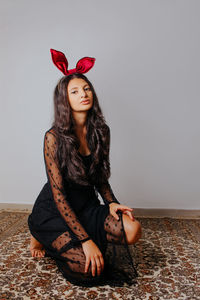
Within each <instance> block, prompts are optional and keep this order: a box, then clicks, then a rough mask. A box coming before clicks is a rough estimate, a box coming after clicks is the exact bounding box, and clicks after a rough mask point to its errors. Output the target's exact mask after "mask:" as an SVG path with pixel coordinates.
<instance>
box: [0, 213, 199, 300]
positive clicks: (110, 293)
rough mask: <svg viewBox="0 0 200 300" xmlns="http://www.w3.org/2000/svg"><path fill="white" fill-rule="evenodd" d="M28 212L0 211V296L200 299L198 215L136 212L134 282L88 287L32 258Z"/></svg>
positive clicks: (132, 249) (45, 260)
mask: <svg viewBox="0 0 200 300" xmlns="http://www.w3.org/2000/svg"><path fill="white" fill-rule="evenodd" d="M28 214H29V213H26V212H9V211H0V242H1V247H0V258H1V260H0V300H4V299H18V300H20V299H37V300H40V299H41V300H44V299H46V300H47V299H48V300H52V299H78V300H83V299H85V300H86V299H102V300H105V299H107V300H110V299H126V300H128V299H142V300H145V299H149V300H158V299H170V300H173V299H179V300H181V299H184V300H186V299H187V300H189V299H190V300H194V299H200V219H172V218H167V217H165V218H145V217H137V216H136V219H137V220H138V221H139V222H140V223H141V225H142V229H143V232H142V233H143V236H142V238H141V239H140V240H139V241H138V242H137V243H136V244H135V245H129V249H130V252H131V255H132V257H133V261H134V264H135V266H136V268H137V271H138V277H137V279H136V284H134V285H132V286H126V285H125V286H122V287H111V286H109V285H104V286H96V287H91V288H90V287H79V286H75V285H73V284H71V283H69V282H68V281H67V280H66V279H65V278H63V276H62V274H61V273H60V272H59V271H58V269H57V266H56V264H55V263H54V261H53V260H52V259H51V258H49V257H44V258H32V257H31V256H30V252H29V242H30V234H29V230H28V226H27V217H28ZM116 247H118V249H120V247H121V245H117V246H116ZM120 251H121V250H119V252H120ZM120 263H121V262H120ZM122 264H123V260H122Z"/></svg>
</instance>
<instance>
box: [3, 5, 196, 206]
mask: <svg viewBox="0 0 200 300" xmlns="http://www.w3.org/2000/svg"><path fill="white" fill-rule="evenodd" d="M199 9H200V2H199V1H198V0H197V1H194V0H188V1H184V0H179V1H178V0H177V1H175V0H174V1H170V0H168V1H165V0H163V1H158V0H157V1H154V0H151V1H150V0H147V1H141V0H138V1H133V0H129V1H128V0H125V1H119V0H109V1H107V0H104V1H102V0H101V1H97V0H91V1H90V0H84V1H82V0H76V1H69V0H68V1H67V0H59V1H52V0H40V1H39V0H37V1H35V0H34V1H27V0H18V1H15V0H13V1H11V0H1V1H0V40H1V47H0V49H1V50H0V51H1V55H0V76H1V78H0V84H1V86H0V101H1V110H0V111H1V116H0V122H1V168H0V172H1V181H0V184H1V186H0V193H1V194H0V202H3V203H5V202H7V203H29V204H31V203H34V201H35V199H36V197H37V195H38V194H39V192H40V190H41V188H42V186H43V184H44V183H45V182H46V173H45V168H44V161H43V152H42V151H43V135H44V132H45V131H46V130H47V129H49V128H50V126H51V121H52V118H53V97H52V96H53V89H54V87H55V85H56V83H57V81H58V80H59V79H60V78H61V77H62V73H61V72H59V70H58V69H57V68H56V67H55V66H54V65H53V63H52V61H51V56H50V51H49V49H50V48H53V49H56V50H60V51H62V52H64V53H65V55H66V57H67V59H68V61H69V68H74V67H75V64H76V62H77V61H78V60H79V59H80V58H82V57H84V56H91V57H95V58H96V63H95V66H94V67H93V69H92V70H90V71H89V72H88V73H87V74H86V76H88V78H89V79H90V80H91V81H92V83H93V84H94V87H95V89H96V91H97V95H98V97H99V101H100V104H101V107H102V110H103V112H104V114H105V117H106V120H107V123H108V124H109V126H110V128H111V158H110V159H111V171H112V176H111V178H110V183H111V186H112V188H113V191H114V193H115V196H116V197H117V198H118V200H119V201H120V202H121V203H123V204H126V205H129V206H131V207H134V208H176V209H178V208H182V209H199V208H200V200H199V199H200V184H199V181H200V156H199V153H200V139H199V133H200V121H199V111H200V104H199V96H200V84H199V79H200V61H199V53H200V49H199V48H200V43H199V36H200V21H199Z"/></svg>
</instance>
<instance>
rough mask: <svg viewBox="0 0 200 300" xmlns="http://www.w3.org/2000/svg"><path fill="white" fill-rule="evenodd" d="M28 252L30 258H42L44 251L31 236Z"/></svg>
mask: <svg viewBox="0 0 200 300" xmlns="http://www.w3.org/2000/svg"><path fill="white" fill-rule="evenodd" d="M30 251H31V256H32V257H44V255H45V250H44V247H43V245H42V244H40V242H38V241H37V240H36V239H35V238H34V237H33V236H32V234H31V241H30Z"/></svg>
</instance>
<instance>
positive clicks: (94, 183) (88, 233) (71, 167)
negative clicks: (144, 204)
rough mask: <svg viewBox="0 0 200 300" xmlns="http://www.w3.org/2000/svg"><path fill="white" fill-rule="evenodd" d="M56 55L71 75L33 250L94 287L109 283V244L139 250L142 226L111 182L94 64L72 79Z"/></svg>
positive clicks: (34, 221) (62, 90) (51, 142)
mask: <svg viewBox="0 0 200 300" xmlns="http://www.w3.org/2000/svg"><path fill="white" fill-rule="evenodd" d="M51 54H52V59H53V62H54V63H55V65H56V66H57V67H58V68H59V69H61V68H62V71H63V68H64V69H65V72H63V73H64V74H65V76H63V77H62V78H61V79H60V80H59V82H58V84H57V85H56V87H55V90H54V121H53V124H52V127H51V128H50V129H49V130H47V131H46V132H45V134H44V144H43V153H44V162H45V168H46V173H47V179H48V180H47V183H46V184H45V185H44V186H43V188H42V190H41V192H40V194H39V195H38V197H37V199H36V201H35V203H34V206H33V209H32V213H31V214H30V215H29V218H28V225H29V229H30V232H31V242H30V251H31V255H32V256H33V257H44V256H45V255H47V256H48V255H49V256H50V257H52V258H53V259H54V260H55V261H56V264H57V266H58V268H59V270H60V271H61V272H62V274H63V275H64V277H65V278H67V279H68V280H69V281H71V282H72V283H75V284H80V285H94V284H98V283H100V282H102V281H104V280H105V277H106V263H105V251H106V247H107V243H108V242H111V243H114V244H125V243H127V244H129V245H131V244H133V243H136V242H137V241H138V239H139V238H140V237H141V225H140V223H139V222H138V221H137V220H135V218H134V217H133V215H132V213H131V212H132V209H131V208H130V207H128V206H126V205H122V204H120V203H119V201H118V200H117V199H116V197H115V196H114V194H113V191H112V189H111V186H110V184H109V182H108V178H109V177H110V162H109V150H110V129H109V126H108V125H107V124H106V122H105V119H104V117H103V114H102V111H101V108H100V105H99V102H98V98H97V95H96V93H95V90H94V88H93V85H92V83H91V82H90V81H89V80H88V78H87V77H86V76H85V75H83V73H85V72H87V71H88V70H89V69H90V68H91V67H92V66H91V61H89V63H90V64H89V66H88V59H89V58H84V59H85V62H84V59H82V65H81V68H80V61H79V65H78V63H77V68H76V69H73V70H71V73H70V71H67V61H66V58H65V56H64V54H63V53H62V52H59V51H56V50H53V49H51ZM56 55H57V56H56ZM61 61H62V66H61ZM63 61H64V63H63ZM93 64H94V61H93V62H92V65H93ZM63 66H64V67H63ZM98 193H99V194H100V195H101V197H102V199H103V201H104V203H105V204H101V203H100V200H99V198H98Z"/></svg>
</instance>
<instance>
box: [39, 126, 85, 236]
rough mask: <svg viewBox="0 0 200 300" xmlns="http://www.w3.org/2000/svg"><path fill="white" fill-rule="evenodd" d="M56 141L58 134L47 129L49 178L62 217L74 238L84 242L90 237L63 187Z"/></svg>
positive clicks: (45, 152) (46, 157) (45, 150)
mask: <svg viewBox="0 0 200 300" xmlns="http://www.w3.org/2000/svg"><path fill="white" fill-rule="evenodd" d="M56 142H57V141H56V136H55V135H54V134H53V133H51V132H50V131H47V132H46V133H45V136H44V148H43V150H44V161H45V168H46V173H47V178H48V180H49V182H50V186H51V190H52V193H53V198H54V201H55V204H56V206H57V208H58V211H59V212H60V214H61V216H62V218H63V219H64V221H65V222H66V224H67V225H68V227H69V228H70V229H71V232H72V236H73V240H76V241H80V242H83V241H86V240H89V239H90V237H89V235H88V234H87V232H86V231H85V229H84V228H83V226H82V224H81V223H80V221H79V220H78V218H77V216H76V214H75V212H74V211H73V209H72V208H71V206H70V204H69V203H68V201H67V197H66V192H65V190H64V188H63V183H62V180H63V179H62V175H61V173H60V169H59V163H58V161H57V158H56V155H55V145H56Z"/></svg>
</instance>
